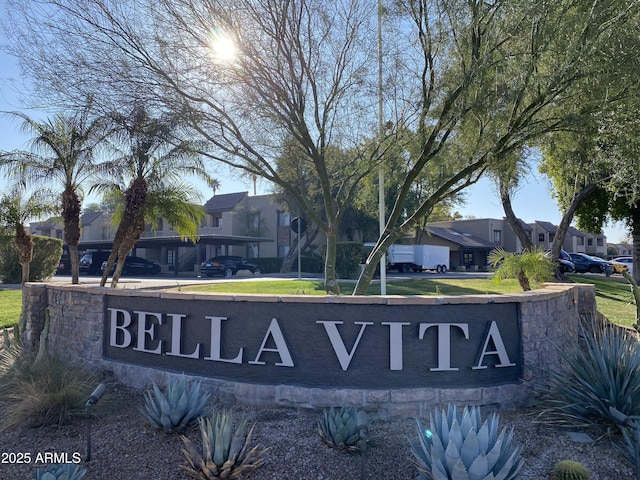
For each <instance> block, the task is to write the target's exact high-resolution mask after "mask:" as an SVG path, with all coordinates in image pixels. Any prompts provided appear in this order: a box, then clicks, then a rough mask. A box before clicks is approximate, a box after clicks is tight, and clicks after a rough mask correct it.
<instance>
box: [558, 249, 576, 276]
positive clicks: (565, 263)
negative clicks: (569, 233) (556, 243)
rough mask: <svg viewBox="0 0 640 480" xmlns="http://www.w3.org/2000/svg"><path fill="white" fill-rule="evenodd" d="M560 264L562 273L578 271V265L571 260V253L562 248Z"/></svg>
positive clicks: (559, 258)
mask: <svg viewBox="0 0 640 480" xmlns="http://www.w3.org/2000/svg"><path fill="white" fill-rule="evenodd" d="M558 265H560V271H561V272H562V273H574V272H575V271H576V266H575V264H574V263H573V262H572V261H571V255H569V254H568V253H567V252H566V251H565V250H560V255H559V257H558Z"/></svg>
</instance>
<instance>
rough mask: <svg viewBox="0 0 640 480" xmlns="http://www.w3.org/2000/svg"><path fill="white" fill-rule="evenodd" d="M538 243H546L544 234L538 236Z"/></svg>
mask: <svg viewBox="0 0 640 480" xmlns="http://www.w3.org/2000/svg"><path fill="white" fill-rule="evenodd" d="M538 243H544V233H539V234H538Z"/></svg>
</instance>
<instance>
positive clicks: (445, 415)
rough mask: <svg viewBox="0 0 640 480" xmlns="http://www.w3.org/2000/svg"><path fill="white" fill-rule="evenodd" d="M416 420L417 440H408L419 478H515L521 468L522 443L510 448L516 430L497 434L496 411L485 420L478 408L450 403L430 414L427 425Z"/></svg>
mask: <svg viewBox="0 0 640 480" xmlns="http://www.w3.org/2000/svg"><path fill="white" fill-rule="evenodd" d="M416 423H417V429H418V440H410V441H409V442H410V444H411V446H412V449H413V454H414V461H415V464H416V466H417V467H418V471H419V472H420V473H419V475H418V479H420V480H425V479H433V480H512V479H515V478H517V475H518V473H519V472H520V469H521V468H522V465H523V460H522V458H520V450H521V447H518V448H516V449H515V450H514V451H513V452H511V450H512V448H511V439H512V437H513V430H511V431H510V432H509V433H506V428H503V429H502V431H501V432H500V433H499V434H498V423H499V416H498V415H496V414H492V415H489V417H488V418H487V420H485V422H484V423H482V418H481V416H480V409H479V408H477V407H471V408H467V407H465V408H464V410H463V412H462V414H461V413H460V412H459V410H458V409H457V407H456V406H455V405H449V406H448V407H447V410H442V411H439V410H436V412H435V415H434V414H431V415H430V416H429V428H428V429H426V428H425V427H424V426H423V425H422V423H421V422H420V420H417V419H416Z"/></svg>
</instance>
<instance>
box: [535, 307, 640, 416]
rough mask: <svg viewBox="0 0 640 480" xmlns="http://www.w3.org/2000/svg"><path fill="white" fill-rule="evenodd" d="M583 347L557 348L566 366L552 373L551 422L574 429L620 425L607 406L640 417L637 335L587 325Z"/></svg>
mask: <svg viewBox="0 0 640 480" xmlns="http://www.w3.org/2000/svg"><path fill="white" fill-rule="evenodd" d="M581 340H583V341H584V343H583V342H582V341H581V342H580V343H578V342H575V344H574V347H573V348H569V349H558V353H559V355H560V356H561V357H562V359H563V360H564V362H565V364H566V368H564V369H562V370H558V371H552V372H551V379H550V383H549V385H545V388H544V390H545V392H546V393H547V394H548V397H549V398H547V396H545V397H544V398H543V400H544V402H545V405H546V407H547V408H548V410H547V412H546V415H545V417H546V418H547V420H549V421H554V422H557V423H562V424H564V425H567V426H570V427H591V426H600V427H604V428H608V427H609V426H610V425H611V424H616V419H615V417H614V416H613V415H612V414H611V411H610V408H609V407H614V408H615V409H617V410H618V411H620V412H622V413H623V414H625V415H626V416H629V417H634V418H636V417H638V416H640V402H638V401H637V398H638V392H639V391H640V348H638V344H637V340H636V339H635V333H634V332H633V331H628V330H625V329H622V328H617V327H611V326H605V325H601V324H598V323H597V322H596V321H593V322H591V321H586V320H585V321H584V322H583V325H582V335H581Z"/></svg>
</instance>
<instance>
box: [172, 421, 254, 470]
mask: <svg viewBox="0 0 640 480" xmlns="http://www.w3.org/2000/svg"><path fill="white" fill-rule="evenodd" d="M199 423H200V433H201V435H202V454H200V452H198V451H197V450H196V449H195V448H194V446H193V444H192V443H191V441H190V440H189V439H188V438H186V437H184V436H183V437H182V440H183V441H184V444H185V448H183V449H182V452H183V453H184V455H185V457H186V459H185V460H186V461H185V464H184V465H182V468H183V470H184V471H185V472H186V474H187V476H188V477H189V478H195V479H198V480H210V479H215V478H225V479H226V478H230V479H233V478H239V477H240V476H241V475H243V474H245V473H247V472H250V471H252V470H255V469H256V468H258V467H260V466H261V465H262V464H263V463H264V453H265V452H266V449H263V448H262V447H261V446H260V445H256V446H255V447H253V448H252V449H249V444H250V442H251V436H252V435H253V428H254V426H255V424H254V425H252V426H251V428H249V430H248V431H247V420H246V419H245V418H242V419H240V421H239V422H238V425H237V426H236V428H235V430H234V429H233V415H232V414H231V413H226V412H217V411H216V412H214V413H213V415H212V416H211V418H201V419H200V420H199ZM245 432H246V437H245Z"/></svg>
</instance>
